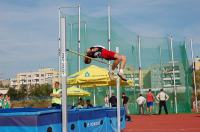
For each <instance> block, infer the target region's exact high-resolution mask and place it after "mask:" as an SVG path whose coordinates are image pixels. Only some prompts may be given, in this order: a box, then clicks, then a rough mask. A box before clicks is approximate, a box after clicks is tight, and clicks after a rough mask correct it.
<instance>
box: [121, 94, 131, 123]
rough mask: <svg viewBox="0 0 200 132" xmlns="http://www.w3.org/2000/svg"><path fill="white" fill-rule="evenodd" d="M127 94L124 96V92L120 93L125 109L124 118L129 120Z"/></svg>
mask: <svg viewBox="0 0 200 132" xmlns="http://www.w3.org/2000/svg"><path fill="white" fill-rule="evenodd" d="M128 100H129V98H128V96H126V94H125V93H124V92H123V93H122V104H123V106H124V109H125V115H126V120H127V121H130V120H131V117H130V116H129V115H128V113H129V112H128Z"/></svg>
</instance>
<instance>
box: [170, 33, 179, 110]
mask: <svg viewBox="0 0 200 132" xmlns="http://www.w3.org/2000/svg"><path fill="white" fill-rule="evenodd" d="M170 48H171V61H172V73H173V87H174V101H175V112H176V114H177V113H178V111H177V97H176V78H175V69H174V68H175V64H174V51H173V38H172V36H171V35H170Z"/></svg>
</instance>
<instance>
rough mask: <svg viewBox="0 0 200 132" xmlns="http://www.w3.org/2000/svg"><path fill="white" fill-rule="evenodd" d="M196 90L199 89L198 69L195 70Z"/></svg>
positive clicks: (199, 77)
mask: <svg viewBox="0 0 200 132" xmlns="http://www.w3.org/2000/svg"><path fill="white" fill-rule="evenodd" d="M195 75H196V86H197V90H200V70H198V71H195Z"/></svg>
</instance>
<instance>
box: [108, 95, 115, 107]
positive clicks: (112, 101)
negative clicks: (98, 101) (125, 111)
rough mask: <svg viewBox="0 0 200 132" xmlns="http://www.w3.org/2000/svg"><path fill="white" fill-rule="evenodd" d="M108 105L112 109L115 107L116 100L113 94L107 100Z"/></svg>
mask: <svg viewBox="0 0 200 132" xmlns="http://www.w3.org/2000/svg"><path fill="white" fill-rule="evenodd" d="M109 103H110V104H111V106H112V107H117V98H116V96H115V95H114V93H112V96H111V97H110V99H109Z"/></svg>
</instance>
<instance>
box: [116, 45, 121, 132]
mask: <svg viewBox="0 0 200 132" xmlns="http://www.w3.org/2000/svg"><path fill="white" fill-rule="evenodd" d="M116 53H119V47H116ZM117 70H118V72H119V66H118V68H117ZM116 88H117V132H120V131H121V126H120V124H121V123H120V118H121V114H120V78H119V76H117V79H116Z"/></svg>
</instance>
